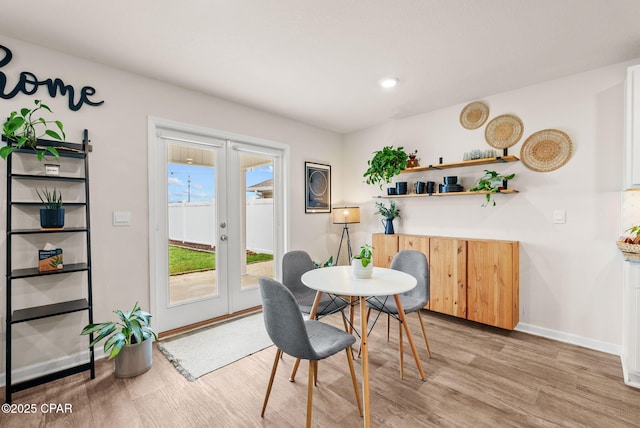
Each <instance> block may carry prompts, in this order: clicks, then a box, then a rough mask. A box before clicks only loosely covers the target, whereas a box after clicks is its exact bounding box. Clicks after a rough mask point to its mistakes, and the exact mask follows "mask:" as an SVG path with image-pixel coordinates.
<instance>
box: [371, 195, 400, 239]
mask: <svg viewBox="0 0 640 428" xmlns="http://www.w3.org/2000/svg"><path fill="white" fill-rule="evenodd" d="M376 208H377V209H378V211H377V212H376V213H377V214H380V215H382V217H384V218H385V219H384V220H380V221H381V222H382V225H383V226H384V233H385V234H386V235H393V234H394V233H395V231H394V230H393V219H394V218H396V217H398V218H399V217H400V208H398V207H397V206H396V203H395V202H394V201H391V202H390V203H389V206H388V207H387V206H385V205H384V204H383V203H382V202H376Z"/></svg>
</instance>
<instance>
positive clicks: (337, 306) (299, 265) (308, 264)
mask: <svg viewBox="0 0 640 428" xmlns="http://www.w3.org/2000/svg"><path fill="white" fill-rule="evenodd" d="M312 269H315V265H314V263H313V260H311V257H310V256H309V254H308V253H307V252H305V251H301V250H295V251H289V252H288V253H286V254H285V255H284V257H282V283H283V284H284V286H285V287H287V288H288V289H289V290H290V291H291V293H293V297H295V299H296V302H297V303H298V306H299V307H300V311H302V312H303V313H305V314H309V313H310V312H311V306H313V300H314V299H315V297H316V291H315V290H312V289H311V288H309V287H307V286H306V285H304V284H303V283H302V280H301V279H300V278H301V277H302V275H303V274H304V273H305V272H308V271H310V270H312ZM348 305H349V302H347V301H346V300H344V299H342V298H341V297H336V296H331V295H329V294H327V293H323V295H322V299H321V300H320V305H319V306H318V311H317V312H316V318H320V317H322V316H325V315H329V314H333V313H335V312H338V311H343V310H344V309H345V308H346V307H347V306H348ZM343 315H344V314H343ZM343 320H344V316H343Z"/></svg>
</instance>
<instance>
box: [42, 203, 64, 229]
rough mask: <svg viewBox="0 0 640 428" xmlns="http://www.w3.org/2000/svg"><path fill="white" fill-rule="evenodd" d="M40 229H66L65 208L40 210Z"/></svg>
mask: <svg viewBox="0 0 640 428" xmlns="http://www.w3.org/2000/svg"><path fill="white" fill-rule="evenodd" d="M40 227H42V228H43V229H61V228H63V227H64V208H57V209H51V208H40Z"/></svg>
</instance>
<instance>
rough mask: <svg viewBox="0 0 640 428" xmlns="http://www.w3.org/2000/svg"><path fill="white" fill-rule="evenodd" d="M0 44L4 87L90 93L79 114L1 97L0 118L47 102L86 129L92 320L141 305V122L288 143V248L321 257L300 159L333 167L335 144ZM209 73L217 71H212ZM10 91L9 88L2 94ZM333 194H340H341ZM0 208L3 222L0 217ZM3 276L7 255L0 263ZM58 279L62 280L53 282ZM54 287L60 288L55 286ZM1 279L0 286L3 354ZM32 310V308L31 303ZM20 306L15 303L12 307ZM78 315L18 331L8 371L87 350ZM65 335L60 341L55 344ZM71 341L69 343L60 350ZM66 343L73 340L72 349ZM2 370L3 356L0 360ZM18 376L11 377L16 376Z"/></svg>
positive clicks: (72, 134)
mask: <svg viewBox="0 0 640 428" xmlns="http://www.w3.org/2000/svg"><path fill="white" fill-rule="evenodd" d="M0 44H1V45H4V46H6V47H8V48H9V49H10V50H11V51H12V52H13V60H12V62H11V63H10V64H8V65H6V66H5V67H3V68H1V69H0V71H1V72H3V73H5V74H6V75H7V79H8V84H7V86H8V87H11V88H12V87H13V85H15V83H16V80H17V76H18V74H19V73H20V72H21V71H30V72H32V73H34V74H35V75H36V76H37V77H38V79H40V80H43V79H46V78H56V77H59V78H61V79H62V80H64V82H65V83H67V84H72V85H73V86H75V87H76V88H78V89H79V88H80V87H82V86H85V85H89V86H93V87H95V88H96V91H97V93H96V95H95V96H94V97H93V99H94V100H101V99H102V100H104V101H105V102H104V104H103V105H102V106H99V107H90V106H85V107H83V108H82V109H80V110H79V111H77V112H73V111H71V110H69V109H68V108H67V100H66V98H64V97H60V96H58V97H56V98H50V97H49V95H48V93H47V92H46V90H44V89H42V88H41V89H40V90H39V91H38V92H37V93H36V94H35V95H32V96H26V95H23V94H21V95H19V96H18V97H16V98H13V99H11V100H2V102H1V105H2V111H4V113H2V114H4V115H8V114H9V112H10V111H12V110H17V109H20V108H22V107H24V106H26V105H30V104H32V103H33V100H34V99H36V98H37V99H41V100H43V101H44V102H46V103H47V104H48V105H49V106H50V107H51V108H52V109H53V111H54V114H53V115H51V116H47V117H51V118H55V119H59V120H61V121H62V122H63V123H64V124H65V127H66V131H67V136H68V139H69V140H72V141H80V139H81V132H82V130H83V129H84V128H87V129H89V135H90V137H91V140H92V144H93V147H94V151H93V153H92V154H91V155H90V156H91V158H90V159H91V171H90V180H91V215H92V218H91V220H92V232H93V233H92V244H93V251H92V253H93V282H94V303H95V304H94V308H95V310H94V317H95V320H96V321H103V320H107V319H113V314H112V311H113V310H114V309H126V308H128V307H130V306H131V305H132V304H133V303H134V302H135V301H136V300H138V301H140V304H141V306H142V307H143V308H149V260H148V254H149V251H148V242H149V236H148V231H149V225H148V218H149V211H148V188H149V183H148V178H147V177H148V173H147V142H148V138H147V121H148V117H149V116H153V117H157V118H164V119H169V120H173V121H179V122H184V123H189V124H195V125H198V126H205V127H209V128H212V129H217V130H222V131H226V132H230V133H236V134H241V135H247V136H252V137H257V138H263V139H268V140H272V141H276V142H280V143H284V144H288V145H290V166H289V178H290V181H291V187H290V194H289V195H288V196H289V198H290V201H291V203H290V217H289V220H290V231H291V233H290V247H291V248H304V249H307V250H308V251H310V252H311V253H312V254H314V255H315V254H317V257H318V258H322V257H326V256H327V255H328V254H329V251H330V250H329V247H328V245H327V243H326V240H325V239H324V234H325V233H326V231H327V230H328V229H329V228H330V227H331V225H330V223H329V216H328V215H326V214H324V215H305V214H304V187H303V182H304V161H314V162H322V163H329V164H334V165H336V164H338V163H339V160H340V156H341V153H342V149H341V137H340V136H339V135H337V134H335V133H333V132H329V131H325V130H321V129H317V128H313V127H311V126H307V125H305V124H302V123H299V122H296V121H293V120H290V119H287V118H283V117H280V116H277V115H274V114H270V113H266V112H262V111H258V110H256V109H252V108H248V107H244V106H241V105H238V104H235V103H232V102H228V101H225V100H222V99H218V98H214V97H210V96H205V95H202V94H199V93H196V92H193V91H189V90H185V89H182V88H178V87H175V86H171V85H168V84H164V83H161V82H158V81H154V80H151V79H147V78H144V77H141V76H137V75H134V74H131V73H127V72H123V71H120V70H116V69H113V68H109V67H105V66H103V65H100V64H97V63H93V62H89V61H85V60H82V59H78V58H75V57H71V56H68V55H65V54H61V53H58V52H56V51H53V50H50V49H45V48H42V47H39V46H34V45H31V44H27V43H24V42H21V41H18V40H15V39H11V38H9V37H4V36H1V35H0ZM212 72H215V70H212ZM5 92H8V89H6V90H5ZM5 177H6V174H5V163H4V162H0V186H1V187H0V188H5ZM336 193H339V189H338V190H337V192H336ZM4 210H5V204H2V218H4V214H5V211H4ZM113 211H130V212H131V213H132V223H131V226H130V227H113V226H112V213H113ZM4 223H5V222H4V220H0V237H2V238H0V239H1V241H0V251H1V252H2V254H4V251H5V244H4V236H5V233H4V232H5V224H4ZM0 271H2V272H4V271H5V257H0ZM58 277H62V276H61V275H58ZM56 286H58V284H56ZM36 288H37V290H38V291H37V296H36V297H35V299H36V300H38V299H39V300H40V301H43V302H44V303H48V301H47V300H48V292H47V291H48V290H49V291H50V287H49V286H44V285H40V286H37V287H36ZM4 299H5V287H4V281H2V283H1V285H0V301H1V302H2V304H1V305H0V307H1V308H2V309H0V314H2V319H3V322H2V333H3V338H2V342H1V343H0V346H1V347H2V349H4V308H5V304H4ZM34 303H36V304H37V303H39V302H38V301H35V302H34ZM24 305H25V302H21V301H14V306H15V307H21V306H24ZM74 317H76V315H70V316H67V317H58V318H59V319H57V320H56V323H55V328H54V329H53V331H51V332H50V335H49V336H48V337H45V338H42V337H41V336H39V335H38V334H36V333H35V332H33V331H32V328H31V326H24V327H25V328H23V329H22V330H26V331H23V332H21V333H20V334H21V335H22V337H21V338H18V340H17V341H16V351H15V354H14V355H17V356H20V358H18V359H14V362H15V364H14V367H23V366H28V365H30V364H34V363H35V362H37V361H39V360H41V359H42V358H43V355H51V354H52V353H53V354H54V355H60V356H62V355H65V354H67V353H74V352H78V351H81V350H84V349H85V345H86V342H85V341H84V340H83V341H82V342H81V343H80V342H79V341H77V340H76V338H77V334H78V333H79V328H78V324H79V323H78V320H77V318H74ZM60 336H64V339H65V340H64V341H63V340H62V339H63V337H60ZM67 342H70V343H67ZM71 342H76V344H75V345H74V343H71ZM0 362H1V365H0V367H1V368H0V370H2V372H3V371H4V353H2V354H1V356H0ZM18 375H19V373H18Z"/></svg>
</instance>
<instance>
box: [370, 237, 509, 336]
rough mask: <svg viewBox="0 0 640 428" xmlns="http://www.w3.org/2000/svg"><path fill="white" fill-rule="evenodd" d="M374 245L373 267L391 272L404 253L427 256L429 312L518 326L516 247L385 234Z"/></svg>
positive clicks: (374, 241) (467, 240) (501, 242)
mask: <svg viewBox="0 0 640 428" xmlns="http://www.w3.org/2000/svg"><path fill="white" fill-rule="evenodd" d="M372 242H373V247H374V250H373V254H374V256H373V262H374V265H375V266H380V267H389V264H390V263H391V259H393V256H394V255H395V254H396V253H397V252H398V251H400V250H408V249H413V250H417V251H420V252H422V253H423V254H425V255H426V256H427V259H428V260H429V282H430V288H431V292H430V299H429V304H428V305H427V307H426V309H429V310H432V311H434V312H440V313H444V314H448V315H453V316H456V317H459V318H466V319H469V320H472V321H476V322H480V323H483V324H488V325H492V326H495V327H500V328H504V329H508V330H512V329H513V328H514V327H515V326H516V325H517V324H518V320H519V312H520V309H519V264H520V259H519V251H520V249H519V243H518V242H516V241H497V240H481V239H464V238H449V237H436V236H422V235H404V234H395V235H385V234H382V233H376V234H373V238H372Z"/></svg>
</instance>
